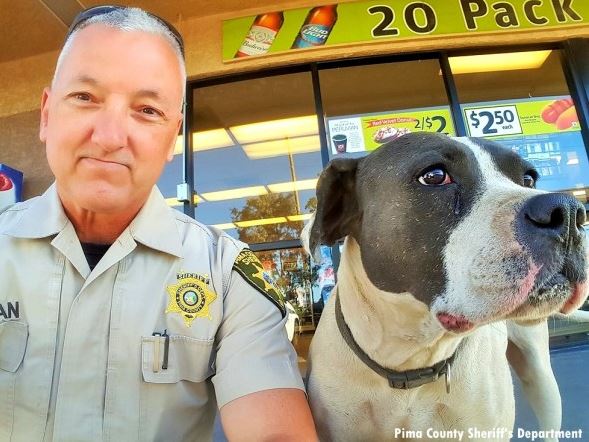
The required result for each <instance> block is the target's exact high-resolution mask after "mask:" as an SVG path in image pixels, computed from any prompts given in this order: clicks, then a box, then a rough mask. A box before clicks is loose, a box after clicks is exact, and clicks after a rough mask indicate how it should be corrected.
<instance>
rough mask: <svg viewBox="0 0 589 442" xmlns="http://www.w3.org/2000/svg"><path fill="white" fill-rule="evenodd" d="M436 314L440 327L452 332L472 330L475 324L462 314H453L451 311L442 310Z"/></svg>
mask: <svg viewBox="0 0 589 442" xmlns="http://www.w3.org/2000/svg"><path fill="white" fill-rule="evenodd" d="M436 316H437V318H438V321H440V324H442V327H444V328H445V329H446V330H448V331H450V332H453V333H465V332H467V331H470V330H472V329H473V328H474V326H475V324H474V322H472V321H469V320H468V319H466V317H465V316H464V315H453V314H452V313H447V312H442V313H438V314H437V315H436Z"/></svg>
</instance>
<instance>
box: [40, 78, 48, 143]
mask: <svg viewBox="0 0 589 442" xmlns="http://www.w3.org/2000/svg"><path fill="white" fill-rule="evenodd" d="M50 95H51V89H50V88H48V87H46V88H45V89H43V95H42V96H41V121H40V122H39V139H40V140H41V141H42V142H43V143H44V142H45V141H46V140H47V124H48V123H49V101H50V100H49V97H50Z"/></svg>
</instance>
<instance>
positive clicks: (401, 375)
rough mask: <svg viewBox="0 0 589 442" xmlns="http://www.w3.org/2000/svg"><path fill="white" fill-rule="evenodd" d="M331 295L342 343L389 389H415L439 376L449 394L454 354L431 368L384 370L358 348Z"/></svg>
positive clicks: (337, 298) (336, 301)
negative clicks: (386, 383)
mask: <svg viewBox="0 0 589 442" xmlns="http://www.w3.org/2000/svg"><path fill="white" fill-rule="evenodd" d="M333 294H334V295H335V296H336V299H335V321H336V322H337V327H338V329H339V331H340V333H341V335H342V337H343V338H344V341H345V342H346V344H348V347H350V348H351V349H352V351H353V352H354V353H355V354H356V356H358V358H360V360H361V361H362V362H364V364H366V365H367V366H368V367H369V368H370V369H371V370H372V371H374V372H375V373H377V374H379V375H380V376H382V377H383V378H385V379H387V380H388V381H389V386H390V387H391V388H401V389H404V390H407V389H409V388H416V387H420V386H422V385H424V384H428V383H430V382H435V381H437V380H438V379H439V378H440V376H441V375H445V379H446V392H447V393H450V366H451V365H452V361H453V360H454V356H456V353H454V354H453V355H452V356H450V357H449V358H448V359H444V360H443V361H440V362H438V363H437V364H434V365H432V366H431V367H426V368H417V369H415V370H407V371H394V370H389V369H388V368H385V367H383V366H381V365H380V364H378V363H376V362H375V361H373V360H372V359H371V358H370V356H368V355H367V354H366V353H364V350H362V349H361V348H360V346H359V345H358V343H357V342H356V340H355V339H354V337H353V336H352V332H351V331H350V328H349V327H348V324H346V320H345V319H344V315H343V313H342V306H341V304H340V300H339V296H337V293H335V290H334V293H333Z"/></svg>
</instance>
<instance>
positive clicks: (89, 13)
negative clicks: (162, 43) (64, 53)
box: [65, 5, 184, 57]
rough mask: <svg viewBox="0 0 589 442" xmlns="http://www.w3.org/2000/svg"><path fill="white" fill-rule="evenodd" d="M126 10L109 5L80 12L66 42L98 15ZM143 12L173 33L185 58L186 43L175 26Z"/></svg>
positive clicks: (68, 32) (123, 7)
mask: <svg viewBox="0 0 589 442" xmlns="http://www.w3.org/2000/svg"><path fill="white" fill-rule="evenodd" d="M125 9H129V8H128V7H127V6H116V5H107V6H94V7H92V8H88V9H86V10H84V11H82V12H80V13H79V14H78V15H77V16H76V18H75V19H74V21H73V22H72V24H71V25H70V27H69V29H68V31H67V35H66V36H65V40H66V41H67V39H68V38H69V37H70V35H72V33H73V32H74V31H75V30H76V29H77V28H78V27H79V26H80V25H81V24H82V23H84V22H85V21H87V20H89V19H91V18H92V17H96V16H98V15H104V14H108V13H109V12H113V11H119V10H125ZM143 12H145V13H146V14H147V15H149V16H150V17H151V18H154V19H155V20H157V21H158V22H159V23H161V24H162V25H163V26H164V27H165V28H166V29H167V30H168V31H170V32H171V33H172V35H173V36H174V39H175V40H176V43H178V46H179V47H180V52H181V53H182V57H184V41H183V40H182V36H181V35H180V33H179V32H178V31H177V30H176V28H175V27H174V26H172V25H171V24H170V23H168V22H167V21H165V20H164V19H163V18H161V17H158V16H157V15H155V14H152V13H150V12H147V11H145V10H143Z"/></svg>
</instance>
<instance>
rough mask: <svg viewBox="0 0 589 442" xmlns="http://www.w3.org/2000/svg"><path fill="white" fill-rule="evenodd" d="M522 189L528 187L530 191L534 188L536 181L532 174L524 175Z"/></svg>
mask: <svg viewBox="0 0 589 442" xmlns="http://www.w3.org/2000/svg"><path fill="white" fill-rule="evenodd" d="M524 187H529V188H531V189H533V188H535V187H536V179H535V178H534V176H533V175H532V174H529V173H526V174H525V175H524Z"/></svg>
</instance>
